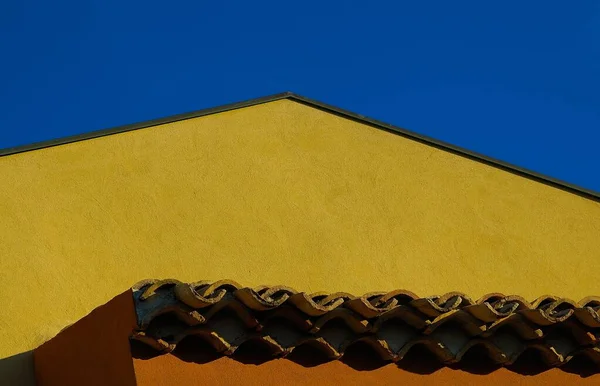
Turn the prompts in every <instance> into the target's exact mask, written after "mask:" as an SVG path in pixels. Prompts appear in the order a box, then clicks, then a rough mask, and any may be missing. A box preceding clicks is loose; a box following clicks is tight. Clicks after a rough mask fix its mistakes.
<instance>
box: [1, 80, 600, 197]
mask: <svg viewBox="0 0 600 386" xmlns="http://www.w3.org/2000/svg"><path fill="white" fill-rule="evenodd" d="M281 99H290V100H293V101H296V102H299V103H302V104H305V105H308V106H311V107H314V108H318V109H320V110H323V111H326V112H329V113H332V114H335V115H338V116H341V117H344V118H347V119H351V120H354V121H357V122H360V123H363V124H367V125H369V126H372V127H375V128H377V129H381V130H385V131H387V132H390V133H393V134H397V135H400V136H403V137H405V138H408V139H412V140H414V141H417V142H420V143H423V144H426V145H429V146H433V147H436V148H438V149H441V150H444V151H448V152H450V153H453V154H456V155H459V156H462V157H465V158H469V159H471V160H474V161H478V162H481V163H484V164H486V165H489V166H492V167H495V168H498V169H502V170H504V171H507V172H510V173H513V174H516V175H519V176H521V177H526V178H529V179H531V180H534V181H537V182H541V183H543V184H545V185H549V186H552V187H555V188H558V189H561V190H564V191H567V192H570V193H574V194H577V195H579V196H581V197H585V198H588V199H591V200H594V201H598V202H600V192H595V191H593V190H590V189H585V188H582V187H580V186H576V185H573V184H569V183H567V182H564V181H561V180H558V179H556V178H552V177H548V176H545V175H543V174H540V173H536V172H534V171H531V170H528V169H525V168H521V167H519V166H516V165H513V164H510V163H508V162H504V161H500V160H497V159H494V158H491V157H487V156H485V155H483V154H479V153H476V152H473V151H470V150H467V149H464V148H461V147H459V146H455V145H452V144H449V143H446V142H443V141H439V140H437V139H434V138H431V137H428V136H425V135H422V134H418V133H415V132H412V131H409V130H406V129H403V128H400V127H397V126H394V125H390V124H388V123H385V122H381V121H378V120H375V119H372V118H368V117H365V116H363V115H360V114H356V113H353V112H351V111H347V110H344V109H341V108H338V107H335V106H331V105H328V104H325V103H322V102H319V101H315V100H313V99H310V98H306V97H303V96H300V95H298V94H295V93H292V92H284V93H280V94H275V95H270V96H266V97H261V98H255V99H250V100H246V101H243V102H237V103H231V104H227V105H222V106H218V107H212V108H208V109H203V110H198V111H193V112H189V113H184V114H177V115H172V116H169V117H165V118H159V119H153V120H149V121H144V122H139V123H134V124H129V125H123V126H118V127H114V128H110V129H104V130H98V131H92V132H89V133H84V134H78V135H73V136H68V137H63V138H58V139H52V140H49V141H43V142H37V143H33V144H29V145H24V146H16V147H10V148H6V149H0V157H4V156H8V155H12V154H18V153H23V152H27V151H32V150H38V149H44V148H48V147H53V146H59V145H65V144H68V143H72V142H78V141H84V140H87V139H93V138H100V137H104V136H107V135H112V134H119V133H125V132H128V131H133V130H139V129H144V128H147V127H152V126H157V125H163V124H166V123H173V122H177V121H182V120H186V119H191V118H198V117H203V116H206V115H211V114H216V113H222V112H225V111H230V110H236V109H241V108H244V107H249V106H255V105H259V104H262V103H268V102H273V101H277V100H281Z"/></svg>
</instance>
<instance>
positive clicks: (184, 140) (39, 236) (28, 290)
mask: <svg viewBox="0 0 600 386" xmlns="http://www.w3.org/2000/svg"><path fill="white" fill-rule="evenodd" d="M599 250H600V205H599V204H598V203H597V202H594V201H591V200H588V199H585V198H582V197H579V196H576V195H573V194H570V193H567V192H564V191H561V190H559V189H555V188H552V187H549V186H546V185H543V184H540V183H537V182H535V181H531V180H528V179H526V178H522V177H519V176H516V175H513V174H510V173H507V172H504V171H501V170H498V169H495V168H493V167H490V166H486V165H484V164H481V163H477V162H474V161H471V160H468V159H466V158H462V157H460V156H456V155H453V154H451V153H447V152H444V151H441V150H438V149H435V148H432V147H428V146H426V145H423V144H420V143H417V142H414V141H411V140H408V139H406V138H403V137H400V136H397V135H394V134H390V133H387V132H384V131H380V130H377V129H374V128H372V127H369V126H366V125H363V124H360V123H357V122H354V121H351V120H347V119H344V118H341V117H338V116H335V115H331V114H328V113H326V112H323V111H320V110H317V109H313V108H310V107H308V106H305V105H302V104H299V103H296V102H293V101H290V100H280V101H276V102H270V103H267V104H262V105H257V106H253V107H249V108H243V109H238V110H234V111H229V112H224V113H219V114H215V115H210V116H205V117H200V118H195V119H189V120H186V121H180V122H176V123H170V124H166V125H162V126H156V127H152V128H147V129H143V130H137V131H132V132H127V133H122V134H117V135H111V136H107V137H103V138H97V139H92V140H87V141H82V142H77V143H72V144H68V145H63V146H58V147H52V148H46V149H42V150H36V151H31V152H26V153H21V154H16V155H11V156H6V157H2V158H0V263H1V266H0V305H1V306H0V358H1V357H5V356H10V355H13V354H16V353H18V352H22V351H25V350H29V349H31V348H33V347H35V346H37V345H39V344H40V343H42V342H43V341H44V340H45V339H48V338H50V337H52V336H53V335H54V334H56V333H57V332H58V331H59V330H60V329H61V328H63V327H64V326H65V325H67V324H69V323H72V322H74V321H76V320H78V319H80V318H81V317H82V316H84V315H85V314H86V313H87V312H89V311H90V310H92V309H93V308H94V307H96V306H98V305H100V304H102V303H103V302H105V301H107V300H108V299H110V298H111V297H112V296H114V295H117V294H118V293H120V292H121V291H123V290H125V289H126V288H128V287H130V286H131V285H132V284H133V283H135V282H136V281H138V280H140V279H143V278H148V277H151V278H166V277H175V278H178V279H181V280H189V281H193V280H199V279H213V280H216V279H221V278H232V279H235V280H238V281H240V282H241V283H244V284H247V285H258V284H278V283H282V284H286V285H289V286H293V287H296V288H297V289H300V290H306V291H316V290H325V291H336V290H344V291H349V292H354V293H356V294H361V293H364V292H367V291H373V290H379V289H381V290H389V289H394V288H406V289H410V290H413V291H415V292H416V293H418V294H420V295H432V294H436V293H437V294H440V293H443V292H446V291H451V290H460V291H464V292H466V293H468V294H470V295H472V296H474V297H477V296H480V295H482V294H484V293H487V292H492V291H501V292H505V293H511V294H512V293H516V294H520V295H523V296H525V297H528V298H531V299H533V298H535V297H537V296H539V295H542V294H544V293H553V294H557V295H561V296H568V297H572V298H574V299H576V300H578V299H579V298H581V297H584V296H586V295H591V294H599V295H600V291H598V286H597V272H600V255H599Z"/></svg>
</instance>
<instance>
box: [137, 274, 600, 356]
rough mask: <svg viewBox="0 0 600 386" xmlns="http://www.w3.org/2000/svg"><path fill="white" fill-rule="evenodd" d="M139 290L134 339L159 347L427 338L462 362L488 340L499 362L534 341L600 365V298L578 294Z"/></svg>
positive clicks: (231, 348)
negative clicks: (188, 342)
mask: <svg viewBox="0 0 600 386" xmlns="http://www.w3.org/2000/svg"><path fill="white" fill-rule="evenodd" d="M133 296H134V300H135V305H136V312H137V319H138V328H137V331H136V332H135V333H134V335H133V336H132V339H135V340H138V341H140V342H143V343H145V344H147V345H148V346H150V347H152V348H154V349H156V350H158V351H160V352H170V351H172V350H174V349H175V348H176V346H177V344H178V343H179V342H180V341H181V340H183V339H184V338H186V337H188V336H192V335H194V336H198V337H201V338H202V339H204V340H205V341H207V342H208V343H209V344H210V345H212V347H214V349H215V350H216V351H218V352H220V353H223V354H224V355H231V354H233V353H234V352H235V351H236V349H237V348H238V347H240V345H242V344H243V343H245V342H248V341H255V340H257V341H260V342H262V343H264V344H265V345H266V346H267V347H269V349H270V350H271V352H272V353H273V354H274V355H276V356H277V355H279V356H285V355H288V354H289V353H291V352H292V351H293V350H294V349H295V348H296V347H298V346H301V345H303V344H310V345H312V346H314V347H317V348H318V349H320V350H322V351H323V352H324V353H326V354H327V355H328V356H329V357H330V358H332V359H335V358H339V357H341V356H342V355H343V354H344V352H345V350H346V349H347V348H348V347H349V346H351V345H353V344H355V343H357V342H364V343H367V344H368V345H370V346H371V347H372V348H373V349H374V350H375V351H376V352H377V353H378V354H379V355H380V356H381V357H382V358H383V359H385V360H391V361H398V360H401V359H402V358H403V357H404V356H405V355H406V353H407V352H408V351H409V350H411V348H413V347H415V346H417V345H422V346H424V347H426V348H427V349H428V350H429V351H431V352H432V353H433V354H435V355H436V356H437V357H438V358H439V359H440V360H441V361H443V362H445V363H453V362H458V361H460V360H461V358H462V357H463V355H464V354H465V353H466V352H467V351H468V350H469V349H471V348H472V347H474V346H482V347H484V348H485V350H486V352H487V353H488V355H489V357H490V358H491V359H492V360H493V361H494V362H496V363H498V364H511V363H513V362H514V361H515V360H516V359H517V358H518V357H519V356H520V355H521V353H523V352H524V351H526V350H529V349H534V350H536V352H538V353H539V355H540V357H541V359H543V360H544V361H545V362H546V363H547V364H548V365H551V366H559V365H562V364H564V363H566V362H568V361H569V360H570V359H571V358H572V357H574V356H577V355H584V356H587V357H588V358H590V359H591V360H592V361H594V362H595V363H597V364H598V365H600V342H599V339H600V316H599V312H600V298H599V297H587V298H585V299H582V300H580V301H579V302H575V301H572V300H570V299H564V298H558V297H554V296H542V297H540V298H538V299H536V300H535V301H533V302H528V301H527V300H525V299H523V298H522V297H519V296H505V295H503V294H499V293H494V294H489V295H486V296H484V297H482V298H480V299H479V300H476V301H473V300H472V299H470V298H469V297H468V296H467V295H465V294H463V293H460V292H451V293H447V294H445V295H442V296H429V297H418V296H417V295H415V294H414V293H412V292H409V291H404V290H397V291H391V292H373V293H368V294H365V295H363V296H354V295H351V294H348V293H341V292H340V293H334V294H326V293H314V294H307V293H304V292H298V291H296V290H294V289H292V288H289V287H285V286H261V287H256V288H248V287H243V286H241V285H240V284H238V283H236V282H234V281H230V280H222V281H217V282H214V283H211V282H207V281H201V282H196V283H183V282H180V281H177V280H172V279H169V280H145V281H142V282H140V283H138V284H136V285H135V286H134V287H133ZM164 315H168V316H173V317H174V318H169V317H166V318H165V317H164Z"/></svg>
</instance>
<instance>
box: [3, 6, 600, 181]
mask: <svg viewBox="0 0 600 386" xmlns="http://www.w3.org/2000/svg"><path fill="white" fill-rule="evenodd" d="M0 33H1V36H2V39H0V52H1V53H2V56H1V57H2V60H1V61H0V74H1V75H0V76H1V83H0V102H1V103H0V106H2V108H1V114H0V148H6V147H11V146H16V145H22V144H28V143H32V142H37V141H42V140H47V139H52V138H58V137H63V136H67V135H72V134H78V133H84V132H89V131H93V130H98V129H103V128H109V127H113V126H118V125H122V124H127V123H134V122H138V121H143V120H148V119H154V118H158V117H163V116H168V115H172V114H177V113H182V112H187V111H191V110H198V109H202V108H206V107H213V106H217V105H221V104H225V103H230V102H237V101H241V100H245V99H249V98H255V97H259V96H264V95H268V94H273V93H278V92H282V91H294V92H296V93H298V94H301V95H304V96H307V97H310V98H313V99H317V100H320V101H322V102H326V103H328V104H333V105H336V106H339V107H342V108H345V109H348V110H351V111H354V112H357V113H360V114H363V115H367V116H370V117H373V118H376V119H379V120H382V121H385V122H388V123H392V124H395V125H398V126H401V127H404V128H407V129H410V130H413V131H416V132H419V133H422V134H425V135H429V136H431V137H434V138H437V139H441V140H444V141H447V142H450V143H452V144H455V145H458V146H462V147H465V148H467V149H470V150H473V151H477V152H480V153H483V154H485V155H488V156H491V157H495V158H498V159H501V160H504V161H507V162H510V163H514V164H517V165H519V166H521V167H525V168H529V169H532V170H534V171H537V172H540V173H543V174H546V175H549V176H552V177H555V178H559V179H562V180H565V181H567V182H570V183H574V184H577V185H580V186H583V187H585V188H588V189H592V190H596V191H600V150H599V142H600V2H598V1H585V0H578V1H573V2H564V1H548V0H545V1H505V2H489V1H481V0H478V1H458V2H450V1H411V2H408V1H372V2H365V1H349V0H346V1H307V0H304V1H301V2H288V1H281V0H279V1H259V2H248V1H210V2H208V1H170V2H159V1H151V0H146V1H126V2H125V1H108V0H103V1H85V0H78V1H60V0H58V1H54V2H41V1H39V2H36V1H26V0H23V1H16V0H9V1H3V2H1V4H0Z"/></svg>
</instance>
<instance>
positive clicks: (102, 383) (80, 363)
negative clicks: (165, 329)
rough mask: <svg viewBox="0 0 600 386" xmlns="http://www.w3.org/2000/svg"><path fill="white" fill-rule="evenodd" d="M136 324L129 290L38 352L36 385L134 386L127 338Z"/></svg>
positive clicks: (59, 335)
mask: <svg viewBox="0 0 600 386" xmlns="http://www.w3.org/2000/svg"><path fill="white" fill-rule="evenodd" d="M135 325H136V316H135V311H134V307H133V297H132V295H131V291H129V290H128V291H126V292H124V293H122V294H121V295H119V296H117V297H115V298H114V299H112V300H111V301H110V302H108V303H107V304H105V305H103V306H101V307H98V308H97V309H95V310H94V311H92V312H91V313H90V314H89V315H87V316H86V317H85V318H83V319H81V320H80V321H78V322H77V323H75V324H74V325H72V326H70V327H68V328H67V329H65V330H64V331H62V332H61V333H60V334H58V335H57V336H56V337H55V338H54V339H52V340H50V341H48V342H46V343H45V344H43V345H42V346H40V347H38V348H37V349H35V351H34V354H33V355H34V363H35V375H36V380H37V385H38V386H83V385H85V386H96V385H97V386H107V385H111V386H120V385H122V386H135V385H136V382H135V376H134V372H133V368H132V361H131V351H130V348H129V339H128V338H129V336H130V335H131V332H132V331H133V329H134V328H135ZM0 383H1V382H0Z"/></svg>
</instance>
